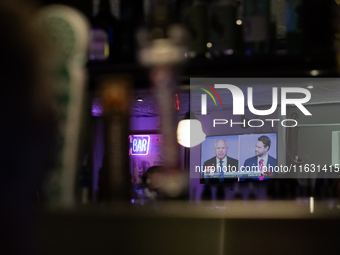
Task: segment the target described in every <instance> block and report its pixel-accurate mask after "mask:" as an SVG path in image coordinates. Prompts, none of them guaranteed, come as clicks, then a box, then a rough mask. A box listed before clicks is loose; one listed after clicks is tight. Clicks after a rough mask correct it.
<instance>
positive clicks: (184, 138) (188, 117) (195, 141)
mask: <svg viewBox="0 0 340 255" xmlns="http://www.w3.org/2000/svg"><path fill="white" fill-rule="evenodd" d="M205 137H206V134H205V133H204V132H203V129H202V123H201V122H200V121H199V120H198V119H197V118H196V116H195V114H194V113H193V112H187V113H186V114H185V117H184V119H183V120H181V121H180V122H179V123H178V127H177V140H178V143H179V144H180V145H182V146H184V147H187V148H191V147H195V146H197V145H199V144H201V143H202V142H203V141H204V140H205Z"/></svg>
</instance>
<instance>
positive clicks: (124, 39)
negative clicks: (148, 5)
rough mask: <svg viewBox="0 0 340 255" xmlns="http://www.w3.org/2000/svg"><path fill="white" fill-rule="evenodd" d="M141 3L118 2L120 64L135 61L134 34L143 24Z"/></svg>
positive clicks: (130, 1) (128, 0)
mask: <svg viewBox="0 0 340 255" xmlns="http://www.w3.org/2000/svg"><path fill="white" fill-rule="evenodd" d="M141 10H143V1H134V0H124V1H120V25H121V26H120V28H121V34H120V36H121V45H120V46H121V49H120V50H121V56H122V57H121V62H124V63H134V62H135V61H136V51H137V42H136V36H135V35H136V32H137V30H138V29H139V27H141V26H143V25H144V24H143V23H144V22H143V21H144V12H143V11H141Z"/></svg>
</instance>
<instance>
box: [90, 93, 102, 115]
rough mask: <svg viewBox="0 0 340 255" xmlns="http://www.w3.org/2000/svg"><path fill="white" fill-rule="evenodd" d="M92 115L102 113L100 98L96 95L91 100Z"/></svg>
mask: <svg viewBox="0 0 340 255" xmlns="http://www.w3.org/2000/svg"><path fill="white" fill-rule="evenodd" d="M91 110H92V116H94V117H100V116H102V115H103V108H102V102H101V100H100V98H98V97H96V98H94V99H93V100H92V109H91Z"/></svg>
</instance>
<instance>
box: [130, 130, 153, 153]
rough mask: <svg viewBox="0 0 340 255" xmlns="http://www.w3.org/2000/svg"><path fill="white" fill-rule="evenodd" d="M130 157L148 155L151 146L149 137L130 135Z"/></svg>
mask: <svg viewBox="0 0 340 255" xmlns="http://www.w3.org/2000/svg"><path fill="white" fill-rule="evenodd" d="M129 139H130V150H129V155H148V153H149V146H150V136H149V135H130V136H129Z"/></svg>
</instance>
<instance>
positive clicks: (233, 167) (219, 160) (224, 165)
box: [203, 139, 238, 181]
mask: <svg viewBox="0 0 340 255" xmlns="http://www.w3.org/2000/svg"><path fill="white" fill-rule="evenodd" d="M227 152H228V147H227V141H226V140H224V139H219V140H217V141H216V143H215V154H216V156H215V157H212V158H211V159H208V160H207V161H205V162H204V168H205V169H210V170H211V169H212V167H214V169H215V171H214V172H212V171H210V172H205V173H203V178H204V177H206V176H207V175H210V176H211V175H222V174H223V173H224V172H232V171H234V172H237V171H238V160H236V159H234V158H231V157H228V156H227ZM221 181H223V180H221Z"/></svg>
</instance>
